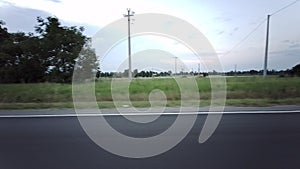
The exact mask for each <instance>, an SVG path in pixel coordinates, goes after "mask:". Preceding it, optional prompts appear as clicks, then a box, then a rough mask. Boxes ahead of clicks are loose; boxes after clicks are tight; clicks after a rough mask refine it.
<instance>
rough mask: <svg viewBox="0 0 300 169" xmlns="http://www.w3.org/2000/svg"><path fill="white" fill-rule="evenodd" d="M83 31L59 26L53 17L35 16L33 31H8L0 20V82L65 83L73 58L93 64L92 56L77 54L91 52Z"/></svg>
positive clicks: (93, 54) (90, 53)
mask: <svg viewBox="0 0 300 169" xmlns="http://www.w3.org/2000/svg"><path fill="white" fill-rule="evenodd" d="M83 31H84V28H83V27H79V28H78V27H76V26H71V27H67V26H62V25H61V23H60V21H59V20H58V18H56V17H47V18H46V19H44V18H41V17H38V18H37V25H36V26H35V33H27V34H26V33H24V32H17V33H10V32H8V30H7V28H6V27H5V22H4V21H0V83H37V82H59V83H69V82H71V81H72V75H73V70H74V67H75V63H76V61H77V62H78V63H82V65H84V63H85V62H89V63H92V64H94V65H93V67H95V66H96V59H94V58H93V59H92V60H91V57H87V56H81V57H79V58H78V56H79V54H80V52H81V51H82V50H83V51H84V52H82V53H86V54H88V55H89V56H95V53H94V51H93V50H92V49H91V48H90V45H89V41H90V39H89V38H88V37H86V36H85V35H83ZM76 59H77V60H76ZM78 59H81V62H79V60H78ZM80 68H82V67H80ZM90 69H92V68H91V67H90ZM90 71H92V70H90Z"/></svg>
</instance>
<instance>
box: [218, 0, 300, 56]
mask: <svg viewBox="0 0 300 169" xmlns="http://www.w3.org/2000/svg"><path fill="white" fill-rule="evenodd" d="M299 1H300V0H296V1H294V2H291V3H289V4H287V5H286V6H284V7H282V8H280V9H278V10H277V11H275V12H273V13H272V14H270V16H272V15H275V14H277V13H279V12H281V11H283V10H285V9H286V8H288V7H290V6H292V5H294V4H296V3H297V2H299ZM266 20H267V19H266V18H264V19H263V20H262V21H261V22H260V23H259V24H258V25H257V26H256V27H255V28H254V29H253V30H252V31H251V32H249V33H248V34H247V35H246V36H245V37H244V38H243V39H241V40H240V41H239V42H238V43H237V44H236V45H234V46H233V47H232V48H231V49H230V50H229V51H227V52H226V53H225V54H224V55H223V56H225V55H228V54H230V53H231V52H232V51H233V50H234V49H236V48H237V47H239V46H240V45H241V44H242V43H244V42H245V41H246V40H247V39H248V38H249V37H250V36H251V35H252V34H253V33H254V32H256V31H257V30H258V29H259V28H260V27H261V26H262V25H263V24H264V23H265V22H266Z"/></svg>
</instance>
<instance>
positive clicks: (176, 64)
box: [174, 57, 178, 76]
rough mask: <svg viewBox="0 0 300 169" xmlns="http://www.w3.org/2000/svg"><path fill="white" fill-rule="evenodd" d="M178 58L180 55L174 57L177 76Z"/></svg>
mask: <svg viewBox="0 0 300 169" xmlns="http://www.w3.org/2000/svg"><path fill="white" fill-rule="evenodd" d="M177 58H178V57H174V59H175V76H176V74H177Z"/></svg>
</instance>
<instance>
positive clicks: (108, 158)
mask: <svg viewBox="0 0 300 169" xmlns="http://www.w3.org/2000/svg"><path fill="white" fill-rule="evenodd" d="M248 109H249V108H248ZM250 109H251V108H250ZM298 110H299V109H298ZM27 111H28V110H27ZM39 111H40V113H43V110H37V111H32V112H34V113H33V114H37V113H38V112H39ZM48 111H49V110H48ZM51 111H53V110H51ZM266 111H267V110H266ZM12 112H14V113H15V114H18V113H19V114H21V113H22V111H19V112H18V111H12ZM12 112H10V111H1V112H0V114H2V115H3V114H4V115H5V114H7V113H12ZM25 112H26V111H25ZM282 112H283V111H282ZM27 113H28V112H27ZM52 113H53V112H52ZM61 113H62V112H61ZM68 113H69V112H68ZM86 118H93V117H86ZM143 118H147V116H145V117H143ZM175 118H176V115H166V116H161V117H160V118H159V119H157V120H156V121H154V122H153V123H152V125H151V126H150V129H149V128H147V127H149V126H144V125H143V124H137V123H133V124H130V125H128V124H127V121H126V120H124V119H123V118H122V117H120V116H108V117H106V119H107V121H109V123H110V124H111V125H112V126H114V127H115V128H117V129H118V130H120V131H121V132H123V133H124V134H128V135H134V136H136V137H149V136H150V135H155V134H158V133H161V132H162V131H164V130H165V129H166V128H167V127H168V126H169V125H170V124H172V122H173V121H174V120H175ZM205 118H206V115H198V117H197V120H196V123H195V125H194V127H193V128H192V130H191V131H190V133H189V134H188V135H187V137H186V138H185V139H184V140H183V141H182V142H181V143H179V144H178V145H177V146H176V147H174V148H173V149H171V150H170V151H167V152H166V153H163V154H161V155H158V156H154V157H150V158H144V159H130V158H125V157H120V156H116V155H113V154H111V153H109V152H107V151H105V150H103V149H102V148H101V147H99V146H97V145H96V144H95V143H94V142H93V141H92V140H90V139H89V137H88V136H87V135H86V134H85V132H84V131H83V129H82V128H81V126H80V124H79V121H78V119H77V118H76V117H75V116H65V117H63V116H60V117H26V118H23V117H21V118H20V117H19V118H18V117H5V118H0V168H1V169H20V168H22V169H119V168H120V169H121V168H122V169H153V168H161V169H176V168H182V169H185V168H187V169H227V168H228V169H299V168H300V160H299V159H300V112H295V111H293V113H286V112H285V113H280V111H278V112H276V113H266V114H264V113H263V114H255V113H242V114H239V113H238V110H235V113H233V114H225V115H223V117H222V120H221V122H220V124H219V126H218V128H217V130H216V131H215V133H214V135H213V136H212V137H211V138H210V139H209V140H208V141H207V142H205V143H203V144H199V143H198V137H199V133H200V131H201V128H202V126H203V124H204V121H205Z"/></svg>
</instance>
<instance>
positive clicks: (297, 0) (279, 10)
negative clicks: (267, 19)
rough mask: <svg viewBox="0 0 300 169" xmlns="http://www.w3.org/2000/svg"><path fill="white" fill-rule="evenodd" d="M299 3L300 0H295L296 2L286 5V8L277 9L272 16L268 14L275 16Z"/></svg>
mask: <svg viewBox="0 0 300 169" xmlns="http://www.w3.org/2000/svg"><path fill="white" fill-rule="evenodd" d="M299 1H300V0H296V1H294V2H291V3H289V4H287V5H286V6H284V7H282V8H280V9H278V10H277V11H275V12H273V13H272V14H270V16H272V15H276V14H277V13H279V12H281V11H283V10H285V9H286V8H288V7H290V6H292V5H294V4H296V3H297V2H299Z"/></svg>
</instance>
